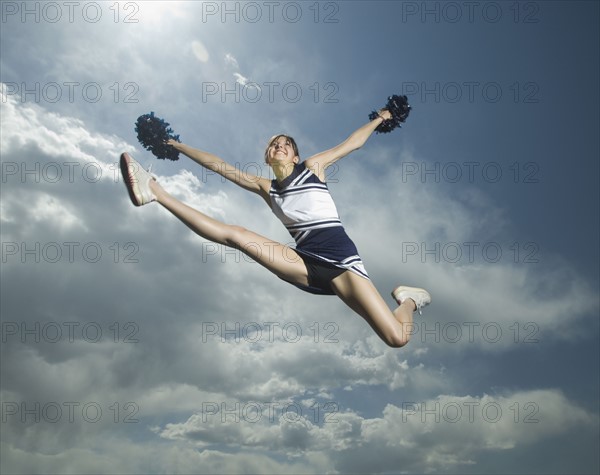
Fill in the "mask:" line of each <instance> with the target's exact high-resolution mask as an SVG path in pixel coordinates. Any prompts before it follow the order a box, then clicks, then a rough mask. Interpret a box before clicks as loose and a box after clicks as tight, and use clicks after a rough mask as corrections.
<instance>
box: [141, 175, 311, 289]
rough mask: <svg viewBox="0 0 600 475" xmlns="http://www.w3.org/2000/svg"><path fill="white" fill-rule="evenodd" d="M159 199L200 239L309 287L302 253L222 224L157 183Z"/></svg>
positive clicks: (238, 227) (153, 189)
mask: <svg viewBox="0 0 600 475" xmlns="http://www.w3.org/2000/svg"><path fill="white" fill-rule="evenodd" d="M150 187H151V189H152V192H153V193H154V195H155V196H156V200H157V201H158V202H159V203H160V204H161V205H162V206H163V207H165V208H166V209H167V210H168V211H170V212H171V213H172V214H173V215H174V216H176V217H177V218H179V220H180V221H182V222H183V223H184V224H185V225H186V226H188V227H189V228H190V229H191V230H192V231H193V232H195V233H196V234H198V235H199V236H201V237H203V238H205V239H208V240H209V241H213V242H215V243H217V244H222V245H225V246H229V247H232V248H235V249H239V250H240V251H242V252H243V253H245V254H246V255H248V256H249V257H251V258H252V259H253V260H255V261H256V262H258V263H259V264H261V265H262V266H264V267H266V268H267V269H268V270H270V271H271V272H273V273H274V274H275V275H276V276H277V277H280V278H282V279H284V280H286V281H288V282H291V283H293V284H300V285H308V273H307V270H306V266H305V265H304V262H303V261H302V259H301V258H300V256H299V255H298V253H297V252H296V251H295V250H294V249H292V248H291V247H289V246H285V245H283V244H280V243H278V242H276V241H272V240H270V239H267V238H266V237H264V236H261V235H260V234H257V233H254V232H252V231H249V230H247V229H245V228H243V227H241V226H232V225H229V224H225V223H222V222H220V221H217V220H216V219H213V218H211V217H210V216H207V215H205V214H204V213H201V212H200V211H198V210H196V209H194V208H192V207H190V206H188V205H186V204H185V203H182V202H181V201H179V200H178V199H176V198H174V197H173V196H171V195H170V194H168V193H167V192H166V191H165V190H164V189H163V188H162V187H161V186H160V185H159V184H158V183H157V182H155V181H153V182H151V183H150Z"/></svg>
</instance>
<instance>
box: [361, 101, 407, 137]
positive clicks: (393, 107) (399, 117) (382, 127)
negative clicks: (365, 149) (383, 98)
mask: <svg viewBox="0 0 600 475" xmlns="http://www.w3.org/2000/svg"><path fill="white" fill-rule="evenodd" d="M384 109H386V110H388V111H389V112H390V113H391V114H392V118H391V119H386V120H384V121H383V122H382V123H381V124H379V125H378V126H377V128H376V129H375V132H377V133H378V134H387V133H389V132H391V131H392V130H394V129H395V128H396V127H402V126H401V125H400V124H401V123H402V122H404V121H405V120H406V118H407V117H408V114H409V113H410V109H411V107H410V105H409V104H408V99H407V98H406V96H396V95H394V96H390V97H388V102H387V104H386V106H385V107H384ZM377 117H379V113H378V112H376V111H373V112H371V113H370V114H369V119H370V120H375V119H376V118H377Z"/></svg>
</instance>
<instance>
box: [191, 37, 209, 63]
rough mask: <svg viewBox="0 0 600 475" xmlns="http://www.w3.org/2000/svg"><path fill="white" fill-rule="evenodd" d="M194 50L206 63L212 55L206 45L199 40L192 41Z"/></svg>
mask: <svg viewBox="0 0 600 475" xmlns="http://www.w3.org/2000/svg"><path fill="white" fill-rule="evenodd" d="M192 52H193V53H194V56H196V59H198V61H200V62H201V63H206V62H207V61H208V59H209V57H210V56H209V54H208V50H207V49H206V46H204V44H203V43H202V42H201V41H198V40H195V41H192Z"/></svg>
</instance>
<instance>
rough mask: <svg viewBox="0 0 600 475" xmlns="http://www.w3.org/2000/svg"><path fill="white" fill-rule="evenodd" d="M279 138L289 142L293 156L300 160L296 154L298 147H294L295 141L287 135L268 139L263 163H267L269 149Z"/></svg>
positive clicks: (298, 153) (297, 153)
mask: <svg viewBox="0 0 600 475" xmlns="http://www.w3.org/2000/svg"><path fill="white" fill-rule="evenodd" d="M281 137H285V138H286V139H288V140H289V141H290V143H291V144H292V149H293V150H294V155H296V156H297V157H298V158H300V152H298V145H296V141H295V140H294V139H293V138H292V137H290V136H289V135H285V134H278V135H273V137H271V138H270V139H269V143H268V144H267V148H266V149H265V163H267V161H268V159H269V149H270V148H271V146H272V145H273V143H274V142H276V141H277V140H279V139H280V138H281Z"/></svg>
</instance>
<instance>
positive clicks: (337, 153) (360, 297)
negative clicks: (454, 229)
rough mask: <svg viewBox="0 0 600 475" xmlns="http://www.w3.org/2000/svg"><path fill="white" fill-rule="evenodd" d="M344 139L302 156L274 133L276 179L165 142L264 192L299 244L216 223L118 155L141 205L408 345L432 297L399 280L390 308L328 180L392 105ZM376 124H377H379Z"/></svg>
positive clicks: (270, 158)
mask: <svg viewBox="0 0 600 475" xmlns="http://www.w3.org/2000/svg"><path fill="white" fill-rule="evenodd" d="M370 119H371V120H370V121H369V122H368V123H366V124H365V125H363V126H362V127H360V128H359V129H358V130H356V131H355V132H354V133H352V134H351V135H350V136H349V137H348V138H347V139H346V140H345V141H344V142H342V143H341V144H339V145H337V146H336V147H333V148H331V149H329V150H326V151H324V152H321V153H318V154H316V155H313V156H312V157H310V158H308V159H306V160H304V161H300V154H299V152H298V147H297V145H296V142H295V141H294V139H293V138H291V137H289V136H287V135H276V136H274V137H272V138H271V140H270V141H269V143H268V145H267V148H266V150H265V154H264V160H265V163H266V164H267V165H268V166H270V167H271V169H272V171H273V176H274V177H275V178H274V179H273V180H269V179H267V178H263V177H259V176H255V175H251V174H248V173H245V172H242V171H240V170H239V169H237V168H236V167H234V166H232V165H230V164H228V163H227V162H225V161H224V160H222V159H221V158H219V157H217V156H216V155H213V154H211V153H208V152H204V151H202V150H198V149H196V148H192V147H190V146H188V145H185V144H183V143H180V142H179V141H177V140H173V139H169V140H168V141H167V142H166V144H167V145H168V146H170V147H173V148H174V149H175V150H174V151H176V153H182V154H183V155H185V156H187V157H189V158H190V159H192V160H193V161H195V162H196V163H198V164H199V165H201V166H203V167H205V168H207V169H209V170H211V171H213V172H215V173H217V174H219V175H221V176H223V177H224V178H226V179H228V180H230V181H232V182H233V183H235V184H237V185H239V186H241V187H242V188H244V189H245V190H248V191H251V192H253V193H256V194H257V195H259V196H260V197H261V198H262V199H263V200H264V201H265V202H266V204H267V205H268V206H269V207H270V208H271V210H272V211H273V213H274V214H275V216H277V217H278V218H279V219H280V220H281V222H282V223H283V224H284V226H285V227H286V228H287V229H288V231H289V232H290V234H291V235H292V237H293V238H294V240H295V243H296V245H295V247H290V246H286V245H283V244H281V243H278V242H274V241H272V240H270V239H268V238H266V237H263V236H261V235H259V234H257V233H254V232H252V231H250V230H248V229H245V228H243V227H240V226H235V225H230V224H225V223H222V222H220V221H217V220H215V219H213V218H211V217H209V216H207V215H205V214H203V213H201V212H199V211H198V210H196V209H193V208H191V207H190V206H188V205H186V204H185V203H182V202H181V201H179V200H177V199H176V198H174V197H173V196H171V195H170V194H169V193H167V192H166V191H165V190H164V189H163V188H162V186H161V185H160V184H159V183H158V181H157V180H156V179H155V178H154V177H153V176H152V175H151V174H150V173H149V172H148V171H146V170H144V169H143V168H142V167H141V166H140V164H139V163H138V162H136V161H135V160H134V159H133V158H132V157H131V156H130V155H129V154H127V153H123V154H122V155H121V171H122V174H123V177H124V182H125V184H126V186H127V190H128V192H129V196H130V198H131V200H132V202H133V204H134V205H136V206H142V205H146V204H148V203H152V202H158V203H159V204H160V205H162V206H163V207H164V208H165V209H167V210H168V211H170V212H171V213H172V214H173V215H174V216H176V217H177V218H178V219H179V220H181V221H182V222H183V223H184V224H185V225H187V226H188V227H189V228H190V229H191V230H192V231H193V232H194V233H196V234H198V235H199V236H201V237H203V238H205V239H207V240H209V241H212V242H215V243H218V244H222V245H224V246H228V247H231V248H234V249H238V250H240V251H241V252H243V253H245V254H246V255H248V256H249V257H251V258H252V259H254V260H255V261H256V262H258V263H259V264H261V265H262V266H264V267H265V268H267V269H268V270H269V271H271V272H272V273H273V274H275V275H276V276H277V277H279V278H280V279H282V280H284V281H286V282H289V283H290V284H292V285H294V286H296V287H298V288H300V289H302V290H304V291H306V292H310V293H314V294H321V295H337V296H338V297H339V298H340V299H341V300H342V301H343V302H344V303H345V304H346V305H347V306H348V307H350V308H351V309H352V310H353V311H354V312H356V313H357V314H358V315H360V316H361V317H363V318H364V319H365V320H366V321H367V322H368V323H369V325H371V327H372V328H373V330H374V331H375V332H376V333H377V335H379V337H380V338H381V339H382V340H383V341H384V342H385V343H386V344H388V345H389V346H392V347H395V348H399V347H402V346H404V345H405V344H406V343H408V341H409V339H410V334H411V329H413V326H412V324H413V312H414V311H419V313H421V309H422V308H423V307H424V306H426V305H427V304H429V303H430V302H431V297H430V295H429V293H428V292H427V291H426V290H424V289H421V288H417V287H407V286H399V287H396V288H395V289H394V290H393V291H392V296H393V298H394V299H395V301H396V302H397V304H398V306H397V307H396V308H395V309H394V310H391V309H390V308H389V307H388V305H387V304H386V303H385V301H384V299H383V298H382V296H381V294H380V293H379V292H378V291H377V289H376V288H375V286H374V285H373V283H372V282H371V280H370V279H369V276H368V274H367V271H366V270H365V267H364V265H363V262H362V260H361V258H360V255H359V253H358V251H357V249H356V246H355V245H354V243H353V242H352V240H351V239H350V237H348V235H347V234H346V231H345V230H344V227H343V225H342V222H341V221H340V217H339V214H338V211H337V209H336V206H335V203H334V202H333V199H332V197H331V195H330V193H329V189H328V187H327V183H326V179H325V171H326V170H327V167H329V166H331V165H332V164H333V163H335V162H336V161H338V160H339V159H341V158H342V157H345V156H346V155H348V154H349V153H350V152H352V151H354V150H357V149H358V148H360V147H362V146H363V145H364V143H365V142H366V141H367V139H368V138H369V137H370V136H371V134H372V133H373V132H374V131H375V130H376V129H377V130H378V131H380V130H382V128H383V127H384V126H385V125H386V124H387V123H389V122H390V121H391V119H392V115H391V113H390V112H389V110H387V109H381V110H380V111H378V112H377V113H373V114H372V115H371V116H370ZM378 127H379V129H378Z"/></svg>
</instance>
